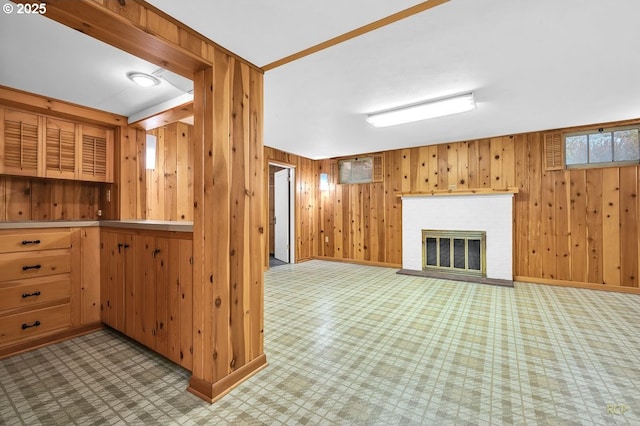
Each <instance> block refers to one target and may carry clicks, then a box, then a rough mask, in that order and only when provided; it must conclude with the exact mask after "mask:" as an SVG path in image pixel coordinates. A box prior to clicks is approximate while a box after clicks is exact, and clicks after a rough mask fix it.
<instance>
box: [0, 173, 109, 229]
mask: <svg viewBox="0 0 640 426" xmlns="http://www.w3.org/2000/svg"><path fill="white" fill-rule="evenodd" d="M109 186H110V185H106V184H100V183H92V182H76V181H70V180H52V179H35V178H34V179H32V178H24V177H11V176H5V177H2V178H1V180H0V195H1V198H0V203H1V204H0V217H2V220H11V221H25V220H95V219H98V209H103V210H104V206H103V205H101V199H102V194H103V193H104V191H105V188H108V187H109Z"/></svg>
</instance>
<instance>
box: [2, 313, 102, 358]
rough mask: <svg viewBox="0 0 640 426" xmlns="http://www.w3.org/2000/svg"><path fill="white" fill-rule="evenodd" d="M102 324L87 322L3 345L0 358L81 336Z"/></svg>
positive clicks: (97, 328)
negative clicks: (36, 337)
mask: <svg viewBox="0 0 640 426" xmlns="http://www.w3.org/2000/svg"><path fill="white" fill-rule="evenodd" d="M102 328H103V327H102V324H101V323H99V322H96V323H92V324H87V325H84V326H82V327H78V328H73V329H66V330H64V331H59V332H54V333H53V334H50V335H46V336H43V337H40V338H38V339H34V340H29V341H24V342H18V343H16V344H13V345H11V346H5V347H3V348H2V349H0V359H3V358H7V357H10V356H13V355H18V354H21V353H23V352H27V351H31V350H34V349H38V348H41V347H43V346H47V345H50V344H52V343H57V342H61V341H63V340H67V339H70V338H72V337H78V336H82V335H83V334H88V333H92V332H94V331H97V330H101V329H102Z"/></svg>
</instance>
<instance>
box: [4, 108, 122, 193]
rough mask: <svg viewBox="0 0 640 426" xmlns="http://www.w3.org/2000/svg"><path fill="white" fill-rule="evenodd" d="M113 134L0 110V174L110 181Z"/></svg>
mask: <svg viewBox="0 0 640 426" xmlns="http://www.w3.org/2000/svg"><path fill="white" fill-rule="evenodd" d="M113 155H114V131H113V130H112V129H106V128H101V127H95V126H91V125H87V124H81V123H78V122H72V121H67V120H60V119H56V118H52V117H46V116H42V115H38V114H33V113H29V112H23V111H17V110H12V109H9V108H0V174H7V175H18V176H31V177H47V178H55V179H73V180H83V181H91V182H113Z"/></svg>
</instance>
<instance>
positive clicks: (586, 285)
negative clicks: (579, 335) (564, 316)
mask: <svg viewBox="0 0 640 426" xmlns="http://www.w3.org/2000/svg"><path fill="white" fill-rule="evenodd" d="M513 280H514V281H517V282H521V283H531V284H545V285H556V286H560V287H574V288H586V289H589V290H602V291H615V292H618V293H629V294H640V288H638V287H625V286H617V285H616V286H614V285H606V284H594V283H586V282H581V281H567V280H553V279H549V278H535V277H523V276H515V277H513Z"/></svg>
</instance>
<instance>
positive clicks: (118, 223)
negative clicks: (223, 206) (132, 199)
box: [0, 220, 193, 232]
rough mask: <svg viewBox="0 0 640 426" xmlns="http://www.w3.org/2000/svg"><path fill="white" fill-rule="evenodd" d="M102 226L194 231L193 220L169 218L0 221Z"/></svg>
mask: <svg viewBox="0 0 640 426" xmlns="http://www.w3.org/2000/svg"><path fill="white" fill-rule="evenodd" d="M85 226H100V227H108V228H122V229H148V230H152V231H175V232H193V222H178V221H169V220H43V221H36V220H34V221H11V222H0V229H34V228H82V227H85Z"/></svg>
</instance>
